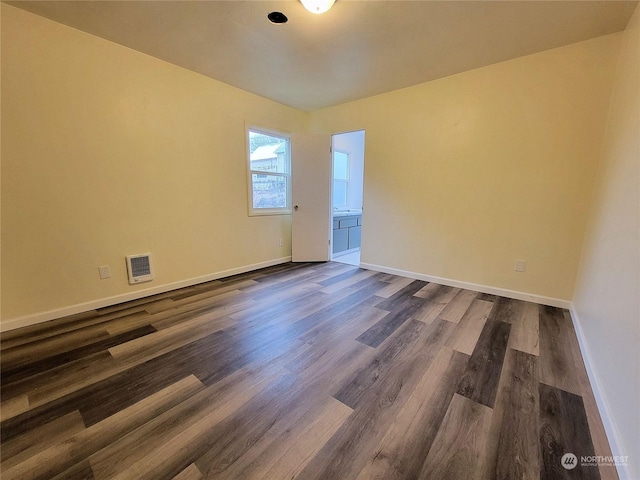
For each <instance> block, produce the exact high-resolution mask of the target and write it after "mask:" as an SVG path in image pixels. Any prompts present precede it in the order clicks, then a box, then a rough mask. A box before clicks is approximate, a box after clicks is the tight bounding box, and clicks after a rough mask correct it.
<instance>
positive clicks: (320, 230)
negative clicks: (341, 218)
mask: <svg viewBox="0 0 640 480" xmlns="http://www.w3.org/2000/svg"><path fill="white" fill-rule="evenodd" d="M331 175H332V174H331V136H330V135H329V134H324V133H295V134H293V135H291V190H292V191H291V198H292V202H293V203H292V205H293V212H292V215H291V259H292V261H294V262H326V261H328V260H329V258H330V257H329V251H330V245H329V243H330V239H331Z"/></svg>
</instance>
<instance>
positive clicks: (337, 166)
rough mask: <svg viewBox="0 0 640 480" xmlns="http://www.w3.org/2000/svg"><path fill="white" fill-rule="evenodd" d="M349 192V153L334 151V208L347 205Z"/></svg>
mask: <svg viewBox="0 0 640 480" xmlns="http://www.w3.org/2000/svg"><path fill="white" fill-rule="evenodd" d="M348 192H349V154H348V153H345V152H339V151H335V152H333V208H344V207H346V206H347V203H348V202H347V198H348V197H347V194H348Z"/></svg>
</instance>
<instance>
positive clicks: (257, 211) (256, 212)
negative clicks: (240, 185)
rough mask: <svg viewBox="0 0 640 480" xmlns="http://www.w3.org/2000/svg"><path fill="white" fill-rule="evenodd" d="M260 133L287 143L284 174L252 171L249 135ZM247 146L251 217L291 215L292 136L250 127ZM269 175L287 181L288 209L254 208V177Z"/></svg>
mask: <svg viewBox="0 0 640 480" xmlns="http://www.w3.org/2000/svg"><path fill="white" fill-rule="evenodd" d="M250 132H253V133H259V134H262V135H268V136H270V137H276V138H281V139H283V140H285V141H286V142H287V153H286V156H285V169H286V171H285V172H284V173H269V172H264V171H260V170H251V140H250V135H249V133H250ZM246 144H247V148H246V150H247V194H248V201H249V204H248V207H249V216H250V217H255V216H263V215H291V134H289V133H287V132H281V131H278V130H274V129H270V128H263V127H255V126H253V125H248V126H247V127H246ZM254 174H255V175H269V176H273V177H285V179H286V183H287V186H286V192H287V205H286V207H279V208H254V206H253V175H254Z"/></svg>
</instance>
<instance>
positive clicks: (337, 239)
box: [333, 215, 362, 253]
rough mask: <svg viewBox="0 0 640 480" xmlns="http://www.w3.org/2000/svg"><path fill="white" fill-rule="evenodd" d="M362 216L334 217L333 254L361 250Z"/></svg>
mask: <svg viewBox="0 0 640 480" xmlns="http://www.w3.org/2000/svg"><path fill="white" fill-rule="evenodd" d="M361 225H362V215H349V216H336V217H333V253H340V252H344V251H345V250H351V249H354V248H360V241H361V237H362V226H361Z"/></svg>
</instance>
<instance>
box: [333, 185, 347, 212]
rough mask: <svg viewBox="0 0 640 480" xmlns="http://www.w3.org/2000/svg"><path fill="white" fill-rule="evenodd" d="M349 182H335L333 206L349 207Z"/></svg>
mask: <svg viewBox="0 0 640 480" xmlns="http://www.w3.org/2000/svg"><path fill="white" fill-rule="evenodd" d="M347 185H348V184H347V182H345V181H344V180H334V181H333V206H334V207H344V206H346V205H347Z"/></svg>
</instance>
